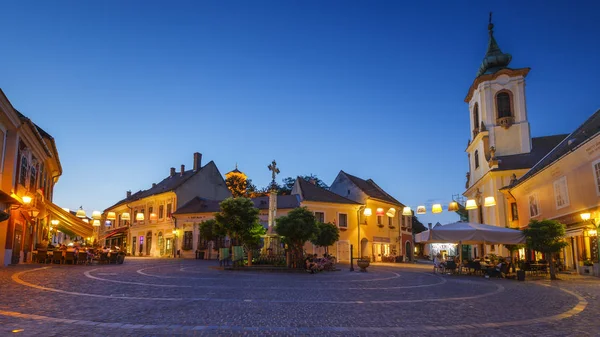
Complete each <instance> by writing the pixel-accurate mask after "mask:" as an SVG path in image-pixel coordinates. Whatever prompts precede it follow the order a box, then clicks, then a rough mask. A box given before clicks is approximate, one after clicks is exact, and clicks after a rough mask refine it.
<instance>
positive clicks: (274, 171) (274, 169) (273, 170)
mask: <svg viewBox="0 0 600 337" xmlns="http://www.w3.org/2000/svg"><path fill="white" fill-rule="evenodd" d="M267 168H268V169H269V171H271V176H272V177H273V180H272V181H271V183H272V184H275V177H276V176H277V174H279V168H278V167H277V162H275V160H273V162H272V163H271V165H269V166H267Z"/></svg>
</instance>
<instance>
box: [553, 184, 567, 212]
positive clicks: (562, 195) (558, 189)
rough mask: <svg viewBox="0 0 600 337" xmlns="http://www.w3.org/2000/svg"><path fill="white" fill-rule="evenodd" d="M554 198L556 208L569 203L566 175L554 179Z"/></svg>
mask: <svg viewBox="0 0 600 337" xmlns="http://www.w3.org/2000/svg"><path fill="white" fill-rule="evenodd" d="M554 200H555V201H556V209H560V208H563V207H567V206H569V205H570V202H569V190H568V188H567V177H562V178H560V179H558V180H556V181H554Z"/></svg>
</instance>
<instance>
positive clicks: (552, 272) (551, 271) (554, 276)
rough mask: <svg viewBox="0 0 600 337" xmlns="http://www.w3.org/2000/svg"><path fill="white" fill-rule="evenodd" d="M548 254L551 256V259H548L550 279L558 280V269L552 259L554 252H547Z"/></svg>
mask: <svg viewBox="0 0 600 337" xmlns="http://www.w3.org/2000/svg"><path fill="white" fill-rule="evenodd" d="M546 256H550V259H549V260H550V261H548V263H549V264H550V279H551V280H558V278H557V277H556V270H554V261H553V259H552V254H546Z"/></svg>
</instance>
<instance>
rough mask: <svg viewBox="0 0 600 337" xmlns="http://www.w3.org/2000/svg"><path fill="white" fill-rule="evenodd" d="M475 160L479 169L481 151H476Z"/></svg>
mask: <svg viewBox="0 0 600 337" xmlns="http://www.w3.org/2000/svg"><path fill="white" fill-rule="evenodd" d="M473 157H474V159H475V168H479V151H478V150H475V154H474V155H473Z"/></svg>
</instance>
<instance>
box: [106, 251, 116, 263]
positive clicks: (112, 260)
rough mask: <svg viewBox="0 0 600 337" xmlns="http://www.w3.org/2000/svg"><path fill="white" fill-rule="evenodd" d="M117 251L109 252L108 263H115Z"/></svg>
mask: <svg viewBox="0 0 600 337" xmlns="http://www.w3.org/2000/svg"><path fill="white" fill-rule="evenodd" d="M117 256H118V254H117V253H111V254H110V256H109V257H108V263H114V264H117Z"/></svg>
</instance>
